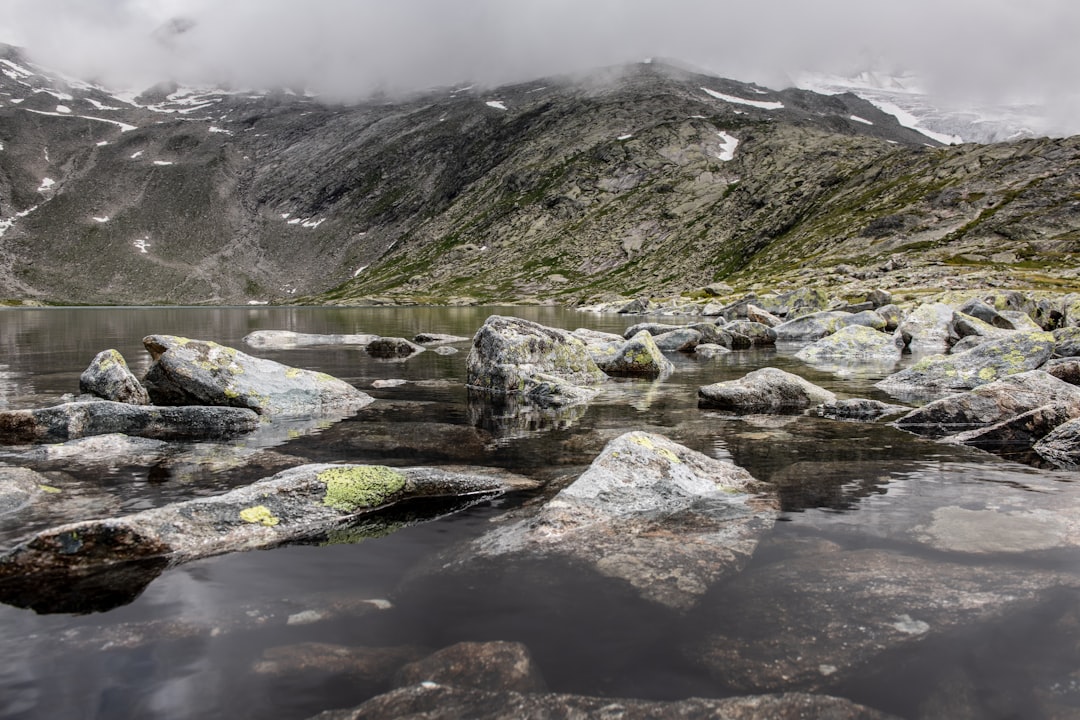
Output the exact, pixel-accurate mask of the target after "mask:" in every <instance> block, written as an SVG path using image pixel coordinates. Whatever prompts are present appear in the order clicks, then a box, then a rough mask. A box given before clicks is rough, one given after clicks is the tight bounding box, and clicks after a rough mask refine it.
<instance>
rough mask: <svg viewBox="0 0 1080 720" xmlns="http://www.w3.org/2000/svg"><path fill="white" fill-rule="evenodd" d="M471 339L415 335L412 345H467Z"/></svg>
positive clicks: (454, 336) (439, 334) (431, 334)
mask: <svg viewBox="0 0 1080 720" xmlns="http://www.w3.org/2000/svg"><path fill="white" fill-rule="evenodd" d="M471 339H472V338H467V337H462V336H461V335H447V334H445V333H430V332H429V333H417V334H416V336H414V337H413V342H414V343H419V344H420V345H445V344H446V343H467V342H469V340H471Z"/></svg>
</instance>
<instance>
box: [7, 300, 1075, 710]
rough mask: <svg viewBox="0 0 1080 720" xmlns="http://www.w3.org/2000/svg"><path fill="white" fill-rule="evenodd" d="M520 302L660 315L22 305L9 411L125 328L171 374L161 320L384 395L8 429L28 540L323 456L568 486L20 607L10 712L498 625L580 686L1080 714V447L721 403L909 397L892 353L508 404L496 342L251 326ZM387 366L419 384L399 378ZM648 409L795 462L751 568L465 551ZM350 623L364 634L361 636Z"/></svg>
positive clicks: (682, 432)
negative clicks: (625, 564)
mask: <svg viewBox="0 0 1080 720" xmlns="http://www.w3.org/2000/svg"><path fill="white" fill-rule="evenodd" d="M491 314H508V315H517V316H520V317H525V318H527V319H530V320H535V321H537V322H540V323H543V324H545V325H550V326H554V327H561V328H566V329H574V328H578V327H588V328H594V329H597V330H605V331H610V332H618V333H621V332H622V331H623V330H624V329H625V328H626V327H628V326H629V325H631V324H634V323H636V322H639V321H641V319H642V318H640V317H627V316H618V315H595V314H588V313H580V312H576V311H573V310H568V309H562V308H555V307H514V308H474V307H469V308H426V307H425V308H307V307H301V308H271V307H251V308H248V307H243V308H202V307H199V308H57V309H53V308H49V309H6V310H2V311H0V347H2V349H3V351H2V355H0V409H15V408H24V407H44V406H47V405H51V404H55V403H57V402H60V401H61V398H62V396H63V395H64V394H65V393H77V392H78V381H79V375H80V373H81V372H82V371H83V370H84V369H85V368H86V366H87V365H88V364H89V362H90V360H91V359H92V358H93V357H94V355H95V354H97V353H98V352H99V351H101V350H104V349H107V348H115V349H117V350H119V351H120V352H121V353H122V354H123V355H124V357H125V358H126V359H127V361H128V364H129V365H130V366H131V368H132V370H133V371H134V372H135V374H136V375H137V376H140V377H141V376H142V374H143V373H145V371H146V369H147V368H148V367H149V364H150V358H149V355H148V354H147V353H146V352H145V350H144V349H143V348H142V344H141V339H142V338H143V337H144V336H146V335H149V334H175V335H183V336H187V337H192V338H199V339H205V340H213V341H216V342H218V343H221V344H224V345H228V346H232V347H235V348H237V349H240V350H243V351H245V352H249V353H250V354H253V355H257V356H260V357H266V358H270V359H273V360H277V361H279V362H282V363H285V364H288V365H293V366H297V367H302V368H307V369H312V370H319V371H322V372H326V373H329V374H331V375H334V376H336V377H340V378H342V379H344V380H346V381H348V382H350V383H352V384H353V385H355V386H357V387H358V388H360V389H362V390H364V391H365V392H368V393H369V394H371V395H372V396H373V397H375V398H376V399H377V402H375V403H373V404H372V405H370V406H368V407H366V408H364V409H362V410H360V411H358V412H356V413H355V414H354V415H352V416H350V417H346V418H342V419H340V420H337V421H336V422H331V421H326V422H311V423H301V424H297V425H296V426H295V427H288V428H285V430H284V431H281V432H274V433H263V434H262V435H260V434H259V433H256V434H255V436H253V437H252V438H249V439H241V440H239V441H236V442H233V443H220V444H214V443H201V444H193V445H190V446H183V447H178V448H177V449H176V452H174V453H172V454H170V455H168V456H167V457H164V458H162V457H157V458H155V459H154V460H153V461H152V462H131V461H130V459H126V458H120V459H118V460H117V462H113V463H102V462H83V461H82V460H81V459H80V458H77V457H76V458H68V459H62V460H58V459H56V458H52V459H50V458H48V457H45V456H42V455H36V454H34V453H33V451H32V450H31V449H28V448H10V447H8V448H5V447H0V462H3V463H6V464H10V465H22V466H26V467H31V468H33V469H36V470H39V471H41V472H44V473H45V474H46V475H47V477H48V478H49V479H50V483H51V485H52V486H53V487H55V488H56V489H57V490H59V492H58V493H55V495H53V496H50V497H49V498H47V501H45V502H41V503H39V504H38V505H35V506H34V507H33V508H31V509H29V510H27V511H24V512H21V513H20V514H18V515H17V516H16V517H10V516H9V517H0V548H3V549H6V548H8V547H11V546H12V545H13V544H14V543H15V542H17V541H18V540H19V539H20V538H21V537H23V536H25V535H26V534H27V533H29V532H31V531H33V530H37V529H41V528H44V527H48V526H51V525H55V524H59V523H61V522H67V521H71V520H76V519H85V518H91V517H109V516H115V515H122V514H125V513H131V512H136V511H138V510H142V509H146V508H150V507H156V506H160V505H164V504H166V503H170V502H176V501H179V500H184V499H189V498H192V497H196V496H201V495H209V494H215V493H220V492H222V491H225V490H228V489H230V488H232V487H237V486H239V485H243V484H247V483H250V482H252V481H253V480H256V479H259V478H261V477H266V476H269V475H271V474H273V472H276V471H277V470H278V469H280V468H282V467H285V466H288V465H296V464H301V463H304V462H349V463H378V464H385V465H391V466H412V465H445V464H454V465H479V466H489V467H497V468H503V469H506V470H509V471H512V472H515V473H519V474H522V475H525V476H528V477H530V478H534V479H536V480H539V481H541V482H542V483H543V487H542V488H541V489H540V490H536V491H529V492H519V493H516V494H511V495H507V496H504V497H500V498H497V499H495V500H488V501H485V502H480V503H478V504H474V505H472V506H470V507H467V508H464V509H461V510H459V511H457V512H452V513H448V514H447V513H446V512H445V508H441V507H440V508H425V507H411V508H407V509H406V510H403V511H402V513H403V519H402V525H403V527H402V529H400V530H398V531H397V532H394V533H391V534H388V535H385V536H382V537H375V538H366V539H363V540H362V541H359V542H349V538H347V537H346V538H342V539H341V541H339V542H333V543H323V544H319V545H297V546H291V547H284V548H278V549H275V550H268V551H255V552H246V553H237V554H231V555H225V556H219V557H214V558H209V559H205V560H201V561H197V562H192V563H189V564H187V565H183V566H180V567H177V568H174V569H170V570H166V571H165V572H163V573H162V574H161V575H160V576H159V577H158V578H157V579H156V580H154V581H153V582H152V583H151V584H150V585H149V586H148V587H147V588H146V589H145V591H143V592H142V593H141V594H139V595H138V596H137V597H135V598H134V599H130V602H126V604H117V605H116V606H115V607H111V608H108V609H106V608H100V611H98V612H88V613H81V614H77V613H70V612H48V613H37V612H35V611H34V610H33V609H27V608H20V607H15V606H14V605H9V604H5V605H0V637H2V638H3V648H4V652H3V654H2V655H0V717H4V718H75V717H79V718H116V719H119V718H147V717H154V718H196V717H218V716H233V717H265V718H305V717H309V716H311V715H314V714H316V713H318V712H320V711H322V710H327V709H331V708H341V707H351V706H354V705H357V704H359V703H361V702H363V701H364V700H365V699H367V698H368V697H371V696H372V695H374V694H377V693H378V692H380V691H382V690H385V689H386V688H387V687H388V683H389V681H390V678H389V677H388V676H387V674H386V671H385V668H387V667H394V666H395V665H394V663H395V662H397V664H400V661H395V660H394V659H395V658H414V657H419V656H422V655H424V654H427V653H429V652H431V651H434V650H437V649H439V648H443V647H446V646H448V645H451V644H453V643H457V642H460V641H486V640H508V641H518V642H521V643H524V644H525V645H526V646H527V647H528V649H529V651H530V653H531V654H532V656H533V658H534V659H535V661H536V664H537V666H538V668H539V670H540V672H541V674H542V675H543V678H544V680H545V681H546V684H547V686H548V688H549V689H550V690H552V691H556V692H569V693H580V694H590V695H602V696H610V697H636V698H650V699H662V700H667V699H678V698H684V697H690V696H701V697H723V696H730V695H735V694H752V693H758V692H776V691H782V690H807V691H815V692H824V693H829V694H834V695H839V696H842V697H847V698H850V699H853V700H855V701H858V702H861V703H864V704H867V705H869V706H871V707H874V708H877V709H880V710H883V711H887V712H892V713H896V714H898V715H900V716H903V717H913V718H914V717H926V718H931V717H965V718H966V717H972V718H1006V717H1047V718H1049V717H1065V716H1069V717H1075V716H1077V714H1080V671H1078V670H1077V668H1080V603H1078V602H1077V601H1078V600H1080V597H1078V595H1080V593H1078V588H1080V550H1078V545H1080V529H1077V528H1075V527H1073V525H1072V524H1071V522H1072V520H1071V518H1072V517H1077V518H1080V514H1074V513H1073V512H1072V511H1073V510H1074V509H1076V510H1080V493H1078V488H1077V486H1076V484H1075V481H1076V479H1077V475H1076V474H1075V473H1070V472H1063V471H1056V470H1052V469H1045V468H1042V469H1040V468H1037V467H1033V466H1029V465H1025V464H1020V463H1016V462H1010V461H1006V460H1003V459H1001V458H999V457H997V456H994V455H991V454H988V453H983V452H981V451H978V450H974V449H971V448H966V447H961V446H953V445H947V444H942V443H937V442H933V441H930V440H926V439H923V438H918V437H915V436H913V435H910V434H907V433H904V432H901V431H899V430H897V429H895V428H893V427H891V426H889V425H888V424H887V423H853V422H840V421H835V420H828V419H824V418H820V417H816V416H809V415H808V416H760V415H750V416H741V417H740V416H732V415H729V414H724V413H720V412H716V411H707V410H699V409H698V407H697V397H696V393H697V388H698V387H700V386H701V385H705V384H709V383H712V382H717V381H719V380H726V379H732V378H736V377H740V376H741V375H743V374H745V373H746V372H748V371H750V370H754V369H757V368H759V367H764V366H774V367H779V368H782V369H785V370H788V371H791V372H795V373H797V374H800V375H802V376H803V377H805V378H807V379H809V380H811V381H812V382H815V383H818V384H820V385H822V386H824V387H826V388H828V389H830V390H833V391H834V392H836V393H838V394H840V395H842V396H845V397H849V396H850V397H872V398H877V399H883V400H889V399H890V398H888V396H887V395H885V394H883V393H882V392H880V391H878V390H876V389H875V388H874V387H873V383H874V382H876V381H877V380H879V379H881V378H882V377H884V375H886V374H888V372H890V371H891V370H890V369H888V368H880V367H863V368H858V367H856V368H847V369H840V370H836V369H830V368H821V367H811V366H808V365H806V364H804V363H802V362H800V361H798V360H797V359H795V358H794V356H793V348H780V349H772V348H770V349H767V350H765V349H754V350H747V351H737V352H732V353H729V354H726V355H723V356H721V357H718V358H715V359H709V360H705V359H700V358H696V357H695V356H693V355H675V356H671V359H672V360H673V362H674V363H675V366H676V370H675V372H674V373H673V374H672V375H671V376H670V377H669V378H667V379H664V380H659V381H649V380H637V379H634V380H613V381H611V382H610V383H608V384H607V385H606V386H605V387H604V389H603V390H602V392H601V394H600V395H599V396H598V397H597V399H596V400H595V401H593V402H592V403H590V404H589V405H587V406H583V407H580V408H574V409H570V410H567V411H564V412H561V413H559V414H555V415H529V414H524V415H517V416H506V415H503V414H500V413H498V412H492V411H491V407H490V404H489V403H487V402H486V401H485V399H484V398H483V397H477V396H476V395H470V394H469V393H468V392H467V391H466V389H465V386H464V381H465V358H466V355H467V353H468V344H467V343H463V344H458V345H456V346H455V347H457V348H458V349H459V350H460V352H458V353H456V354H449V355H442V354H437V353H435V352H431V351H429V352H424V353H422V354H420V355H417V356H415V357H412V358H410V359H408V360H406V361H397V362H393V361H385V360H377V359H374V358H372V357H369V356H368V355H367V354H366V353H365V352H364V350H363V349H362V348H355V347H315V348H304V349H293V350H253V349H251V348H249V347H247V346H245V345H244V343H243V341H242V339H243V338H244V336H245V335H247V334H248V333H250V332H252V331H255V330H293V331H297V332H304V333H373V334H378V335H383V336H395V337H407V338H411V337H412V336H413V335H415V334H416V333H418V332H438V333H449V334H455V335H463V336H470V337H471V336H472V334H473V333H474V332H475V331H476V329H477V328H478V327H480V325H482V324H483V322H484V320H485V318H487V317H488V316H489V315H491ZM660 320H661V321H668V322H673V323H682V322H688V321H689V320H688V319H685V318H667V319H660ZM903 362H904V363H907V362H910V360H905V361H903ZM387 379H402V380H405V381H407V382H406V383H405V384H402V385H397V386H393V387H385V388H381V389H375V388H373V387H372V383H373V382H375V381H377V380H387ZM629 430H647V431H650V432H655V433H659V434H662V435H666V436H667V437H669V438H671V439H672V440H674V441H676V442H679V443H681V444H683V445H686V446H688V447H690V448H692V449H695V450H698V451H700V452H703V453H705V454H707V455H710V456H712V457H715V458H719V459H724V460H730V461H733V462H735V463H737V464H738V465H741V466H743V467H745V468H746V469H747V470H749V471H750V472H751V473H752V474H753V475H754V476H755V477H756V478H757V479H759V480H762V481H766V482H770V483H774V484H775V485H776V486H777V487H778V488H779V493H780V499H781V503H782V513H781V516H780V522H778V523H776V525H775V527H774V528H773V529H772V530H771V531H770V532H769V533H768V534H767V535H766V536H765V537H764V538H762V539H761V541H760V544H759V545H758V548H757V551H756V552H755V554H754V556H753V557H752V559H751V560H750V561H749V564H748V565H747V567H745V568H744V569H743V570H742V572H740V573H738V574H736V575H734V576H731V577H726V578H725V579H723V580H722V581H720V582H718V583H717V584H716V585H715V586H713V587H709V588H708V589H707V590H706V591H705V592H704V594H703V595H702V596H701V599H700V601H699V602H698V603H697V604H696V606H695V607H693V608H692V609H690V610H687V611H684V612H675V611H672V610H670V609H668V608H664V607H661V606H657V605H655V604H651V603H649V602H646V601H645V600H643V599H642V598H641V597H640V596H639V595H637V594H635V593H633V592H631V591H629V590H628V588H627V587H626V586H625V584H624V583H622V582H621V581H619V580H616V579H612V578H605V577H602V576H600V575H598V574H595V573H589V572H586V571H583V570H581V569H580V568H575V567H574V566H572V565H566V566H563V565H558V564H550V563H548V564H545V563H533V564H529V563H514V562H509V561H508V562H506V563H504V564H502V565H498V564H494V565H492V564H484V565H483V566H481V567H477V568H476V570H475V571H474V572H473V571H468V570H466V571H464V572H456V573H447V572H443V571H442V570H441V568H442V567H443V566H444V564H445V560H446V558H449V557H453V553H454V549H455V548H458V547H461V546H462V545H463V544H464V543H465V542H467V541H468V540H470V539H472V538H475V537H477V536H479V535H481V534H482V533H484V532H485V531H486V530H488V529H489V528H491V527H492V526H493V521H494V520H497V519H498V518H500V517H501V516H503V515H504V514H506V513H516V514H519V515H521V514H525V513H528V512H529V509H530V508H532V507H535V506H536V505H537V504H538V503H540V502H542V501H543V500H544V499H545V498H547V497H549V496H550V495H552V494H554V492H555V491H556V490H557V489H558V488H560V487H563V486H565V485H566V484H568V483H569V482H570V481H572V480H573V479H574V478H575V477H576V476H577V475H579V474H580V473H581V472H582V471H583V470H584V469H585V468H586V467H587V466H588V465H589V463H590V462H591V461H592V459H593V458H594V457H596V455H597V454H599V452H600V451H601V449H602V448H603V447H604V446H605V444H606V443H607V442H608V441H610V440H612V439H613V438H615V437H617V436H618V435H620V434H622V433H623V432H626V431H629ZM418 517H423V518H430V519H428V520H427V521H426V522H416V523H414V521H415V520H416V519H417V518H418ZM410 523H414V524H410ZM71 592H72V593H78V592H80V591H79V590H78V589H77V588H73V589H72V590H71ZM330 646H334V647H336V648H347V649H351V650H346V651H340V652H338V654H337V655H336V656H335V655H334V652H335V651H334V650H331V649H329V648H330ZM361 649H363V650H361ZM335 657H336V659H335Z"/></svg>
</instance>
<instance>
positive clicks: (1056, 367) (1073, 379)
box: [1039, 357, 1080, 385]
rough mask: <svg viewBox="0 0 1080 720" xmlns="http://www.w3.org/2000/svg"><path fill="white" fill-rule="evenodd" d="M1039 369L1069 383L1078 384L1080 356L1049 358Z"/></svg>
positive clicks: (1079, 379) (1079, 382) (1079, 380)
mask: <svg viewBox="0 0 1080 720" xmlns="http://www.w3.org/2000/svg"><path fill="white" fill-rule="evenodd" d="M1039 369H1040V370H1043V371H1045V372H1048V373H1050V374H1051V375H1053V376H1054V377H1056V378H1057V379H1058V380H1064V381H1065V382H1067V383H1069V384H1070V385H1080V357H1067V358H1057V359H1055V360H1050V361H1048V362H1047V363H1046V364H1045V365H1043V366H1042V367H1041V368H1039Z"/></svg>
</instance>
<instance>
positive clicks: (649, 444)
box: [630, 436, 682, 463]
mask: <svg viewBox="0 0 1080 720" xmlns="http://www.w3.org/2000/svg"><path fill="white" fill-rule="evenodd" d="M630 442H632V443H635V444H637V445H640V446H641V447H643V448H646V449H648V450H652V451H653V452H655V453H656V454H657V455H660V456H661V457H664V458H666V459H668V460H670V461H671V462H673V463H681V462H682V460H680V459H679V456H678V455H676V454H675V453H673V452H671V451H670V450H668V449H667V448H660V447H656V443H654V442H653V441H652V440H651V439H650V438H649V437H647V436H637V437H632V438H630Z"/></svg>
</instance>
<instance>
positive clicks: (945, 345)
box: [898, 303, 959, 353]
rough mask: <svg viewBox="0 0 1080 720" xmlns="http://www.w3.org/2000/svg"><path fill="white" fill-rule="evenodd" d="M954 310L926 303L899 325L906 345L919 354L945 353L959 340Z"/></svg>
mask: <svg viewBox="0 0 1080 720" xmlns="http://www.w3.org/2000/svg"><path fill="white" fill-rule="evenodd" d="M953 314H954V313H953V309H952V308H951V307H949V306H948V305H944V304H942V303H924V304H922V305H919V306H918V307H917V308H915V309H914V310H912V311H911V312H910V313H908V315H907V317H905V318H904V320H903V321H902V322H901V323H900V325H899V328H898V329H899V332H900V336H901V337H902V338H903V341H904V345H905V346H906V347H907V348H908V349H909V350H911V352H917V353H943V352H945V351H946V350H948V349H949V346H950V345H952V344H953V343H954V342H956V341H957V340H958V339H959V338H958V337H957V336H956V330H955V329H954V328H953Z"/></svg>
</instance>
